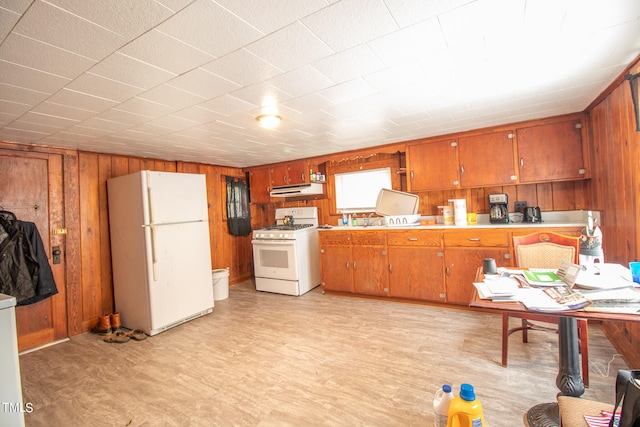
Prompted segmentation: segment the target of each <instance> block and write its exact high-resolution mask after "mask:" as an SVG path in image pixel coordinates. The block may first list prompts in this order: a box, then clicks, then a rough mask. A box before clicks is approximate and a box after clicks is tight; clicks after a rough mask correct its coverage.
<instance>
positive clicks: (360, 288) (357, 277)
mask: <svg viewBox="0 0 640 427" xmlns="http://www.w3.org/2000/svg"><path fill="white" fill-rule="evenodd" d="M352 254H353V290H354V291H355V293H357V294H365V295H387V293H388V290H389V288H388V286H389V279H388V276H387V251H386V249H385V247H384V246H353V247H352Z"/></svg>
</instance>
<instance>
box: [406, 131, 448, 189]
mask: <svg viewBox="0 0 640 427" xmlns="http://www.w3.org/2000/svg"><path fill="white" fill-rule="evenodd" d="M457 145H458V144H457V142H456V141H450V140H446V141H439V142H430V143H426V144H418V145H411V146H409V147H408V149H407V168H408V169H409V179H408V182H409V191H426V190H446V189H452V188H458V185H459V178H458V152H457Z"/></svg>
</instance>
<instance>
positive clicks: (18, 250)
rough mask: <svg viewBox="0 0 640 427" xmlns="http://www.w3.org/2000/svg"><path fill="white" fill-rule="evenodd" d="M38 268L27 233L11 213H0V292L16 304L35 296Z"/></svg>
mask: <svg viewBox="0 0 640 427" xmlns="http://www.w3.org/2000/svg"><path fill="white" fill-rule="evenodd" d="M39 269H40V266H39V264H38V259H37V256H36V254H35V252H34V250H33V248H32V246H31V241H30V240H29V237H28V236H27V232H26V230H25V228H24V226H23V225H22V223H20V222H19V221H17V220H16V217H15V215H14V214H13V213H11V212H7V211H2V212H0V292H1V293H3V294H6V295H11V296H13V297H15V298H16V301H17V302H18V303H20V302H22V301H24V300H26V299H28V298H32V297H34V296H35V295H36V285H37V283H38V272H39Z"/></svg>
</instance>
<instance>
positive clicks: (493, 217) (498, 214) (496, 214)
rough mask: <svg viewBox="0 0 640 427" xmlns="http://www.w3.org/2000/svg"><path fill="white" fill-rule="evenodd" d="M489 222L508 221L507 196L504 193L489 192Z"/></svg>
mask: <svg viewBox="0 0 640 427" xmlns="http://www.w3.org/2000/svg"><path fill="white" fill-rule="evenodd" d="M489 222H490V223H492V224H493V223H507V222H509V198H508V196H507V195H506V194H489Z"/></svg>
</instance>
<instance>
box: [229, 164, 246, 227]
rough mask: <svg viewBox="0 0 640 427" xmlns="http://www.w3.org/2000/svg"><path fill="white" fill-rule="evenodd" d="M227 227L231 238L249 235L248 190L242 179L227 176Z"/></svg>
mask: <svg viewBox="0 0 640 427" xmlns="http://www.w3.org/2000/svg"><path fill="white" fill-rule="evenodd" d="M226 179H227V225H228V226H229V233H230V234H231V235H232V236H248V235H249V233H251V210H250V209H249V188H248V187H247V181H246V180H245V179H244V178H238V177H233V176H227V177H226Z"/></svg>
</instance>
